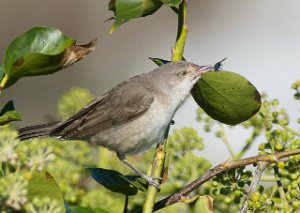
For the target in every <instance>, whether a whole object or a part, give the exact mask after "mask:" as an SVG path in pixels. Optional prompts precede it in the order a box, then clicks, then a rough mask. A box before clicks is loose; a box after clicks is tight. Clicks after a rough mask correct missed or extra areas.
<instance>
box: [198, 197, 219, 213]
mask: <svg viewBox="0 0 300 213" xmlns="http://www.w3.org/2000/svg"><path fill="white" fill-rule="evenodd" d="M213 201H214V199H213V198H212V197H210V196H208V195H205V196H199V197H198V199H197V201H196V203H195V207H194V211H193V212H194V213H213V212H214V209H213Z"/></svg>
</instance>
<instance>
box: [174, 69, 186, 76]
mask: <svg viewBox="0 0 300 213" xmlns="http://www.w3.org/2000/svg"><path fill="white" fill-rule="evenodd" d="M187 74H188V72H187V71H186V70H182V71H180V72H179V73H178V74H177V75H178V76H179V77H185V76H186V75H187Z"/></svg>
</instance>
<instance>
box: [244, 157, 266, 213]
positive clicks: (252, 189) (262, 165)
mask: <svg viewBox="0 0 300 213" xmlns="http://www.w3.org/2000/svg"><path fill="white" fill-rule="evenodd" d="M270 164H271V163H270V162H260V163H259V164H258V166H257V168H256V170H255V172H254V175H253V180H252V182H251V184H250V186H249V189H248V192H247V195H246V197H245V199H244V201H243V204H242V207H241V208H240V210H239V213H245V212H246V211H247V208H248V202H249V199H250V195H251V194H252V193H253V192H255V191H256V188H257V185H258V183H259V180H260V178H261V176H262V175H263V173H264V172H265V171H266V169H267V168H268V166H269V165H270Z"/></svg>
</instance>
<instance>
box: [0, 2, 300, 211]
mask: <svg viewBox="0 0 300 213" xmlns="http://www.w3.org/2000/svg"><path fill="white" fill-rule="evenodd" d="M162 5H167V6H170V7H171V9H172V10H173V11H174V12H176V14H177V15H178V31H177V38H176V42H175V45H174V48H173V49H172V60H173V61H174V60H182V59H184V57H183V51H184V45H185V39H186V36H187V25H186V13H187V5H186V1H185V0H133V1H128V0H111V1H110V2H109V9H110V10H111V11H113V12H114V14H115V16H114V18H113V19H114V23H113V25H112V27H111V30H110V32H113V31H114V30H115V29H116V28H117V27H119V26H120V25H121V24H124V23H125V22H127V21H130V20H132V19H136V18H140V17H145V16H148V15H151V14H153V13H154V12H155V11H156V10H158V9H159V8H160V7H161V6H162ZM45 44H47V45H45ZM20 46H22V47H23V48H22V50H20V48H19V47H20ZM94 48H95V40H93V41H92V42H90V43H89V44H86V45H77V44H76V43H75V40H74V39H73V38H70V37H68V36H66V35H64V34H63V33H62V32H61V31H59V30H57V29H53V28H49V27H34V28H32V29H30V30H29V31H27V32H25V33H24V34H23V35H20V36H19V37H17V38H16V39H15V40H13V41H12V42H11V43H10V44H9V45H8V48H7V50H6V54H5V57H4V59H3V65H2V66H1V67H0V79H1V84H0V91H1V90H2V89H5V88H7V87H8V86H11V85H13V84H14V83H15V82H16V81H17V80H18V79H19V78H21V77H25V76H34V75H44V74H50V73H54V72H56V71H58V70H60V69H63V68H65V67H67V66H70V65H72V64H73V63H74V62H76V61H78V60H80V59H81V58H83V57H84V56H85V55H86V54H88V53H89V52H90V51H92V50H94ZM151 60H153V61H154V62H155V63H156V64H157V65H161V64H163V63H167V62H168V61H167V60H161V59H158V58H151ZM217 64H218V63H217ZM218 66H220V64H218ZM215 67H216V66H215ZM224 73H225V74H224ZM220 76H221V77H220ZM216 78H217V79H218V80H217V81H216ZM203 82H204V83H203ZM232 85H234V88H233V87H232ZM196 88H197V89H198V90H197V91H196V92H195V89H194V90H193V95H194V98H195V99H196V101H197V103H198V104H199V105H200V106H201V107H202V109H201V108H199V109H198V110H197V121H198V122H199V125H200V126H202V130H200V131H197V130H195V129H193V128H190V127H184V128H182V129H177V130H174V132H173V133H172V134H171V135H170V136H169V137H168V143H164V145H163V146H162V149H165V148H166V147H167V152H165V150H163V152H162V153H163V154H164V155H163V162H164V165H163V174H162V177H163V183H162V185H161V191H160V192H159V193H158V194H156V192H157V191H155V193H152V192H153V190H152V191H151V189H153V187H152V186H148V187H147V186H146V185H145V184H144V182H143V180H142V181H141V180H140V178H137V177H136V176H132V175H131V174H132V173H131V171H129V170H128V168H124V166H123V164H122V163H120V162H119V160H118V158H117V157H116V156H115V154H114V153H111V152H109V151H107V150H106V149H104V148H95V147H92V146H91V145H90V144H88V143H87V142H83V141H64V142H59V141H58V140H56V139H53V138H43V139H33V140H31V141H25V142H22V143H21V142H20V141H19V140H18V138H17V135H18V134H17V131H16V129H14V127H13V126H11V125H10V123H9V122H10V121H15V120H20V119H21V116H20V114H19V113H17V111H16V110H15V109H14V106H13V103H12V101H11V102H8V103H7V104H6V105H5V106H4V107H3V109H2V110H1V112H0V124H1V125H2V127H0V211H1V212H16V211H19V212H43V213H50V212H51V213H60V212H68V213H72V212H79V213H80V212H82V213H85V212H96V213H98V212H101V213H102V212H104V213H105V212H122V211H124V212H126V211H127V210H128V209H130V210H132V211H136V212H140V211H141V208H142V207H143V205H144V204H145V203H146V202H149V200H150V199H148V197H149V194H151V196H152V199H153V198H155V197H156V199H162V198H164V197H167V196H169V195H170V194H172V193H175V192H177V191H178V190H182V189H183V188H184V187H185V186H186V185H187V184H188V183H190V182H192V181H194V180H195V179H197V178H198V177H199V176H201V175H203V174H206V172H207V171H208V170H209V168H210V167H211V166H212V165H211V163H210V162H209V161H208V160H207V159H205V158H203V157H201V152H202V151H203V150H204V145H205V142H206V141H205V139H203V138H202V137H200V136H199V133H200V134H201V135H202V136H205V135H206V134H210V133H213V134H214V136H215V137H216V138H218V139H219V140H221V141H222V142H223V143H224V146H225V147H226V149H227V151H228V152H229V154H230V155H231V157H232V159H234V160H238V159H241V158H242V157H243V156H244V155H245V154H246V153H247V151H248V150H249V149H250V147H251V146H253V145H254V142H255V141H259V142H260V144H259V146H258V147H257V149H258V154H259V155H260V156H264V155H265V154H275V153H284V152H288V151H291V150H300V139H299V137H300V132H298V131H297V130H294V129H292V128H291V127H290V126H289V123H290V120H289V116H288V114H287V112H286V111H285V110H284V109H283V108H280V106H279V101H278V100H277V99H273V100H268V99H267V98H266V97H265V96H264V97H263V102H262V107H261V108H260V104H261V103H260V100H258V95H257V94H258V93H257V91H256V89H255V87H254V86H253V85H251V84H249V82H248V81H247V80H246V79H244V78H243V77H241V76H239V75H238V74H236V73H229V72H223V71H218V72H209V73H206V74H205V75H203V79H202V80H200V81H199V82H198V84H197V86H196ZM224 89H225V90H226V91H227V89H229V90H230V89H231V90H232V91H231V92H230V93H227V92H228V91H227V92H224V91H225V90H224ZM292 89H293V90H295V94H294V98H295V99H296V100H300V81H299V80H297V81H296V82H295V83H293V85H292ZM212 91H213V93H212ZM196 93H197V94H196ZM231 96H232V97H231ZM92 99H93V95H92V94H91V93H90V92H89V91H88V90H86V89H82V88H72V89H71V90H70V91H69V92H67V93H65V94H64V95H63V96H62V97H61V99H60V100H59V102H58V114H59V115H60V117H61V119H66V118H68V117H69V116H71V115H73V114H75V113H76V112H78V110H80V109H81V108H82V107H83V106H85V105H86V104H88V103H89V102H90V101H91V100H92ZM219 99H222V100H223V99H224V101H221V102H223V105H222V104H220V100H219ZM259 99H260V98H259ZM226 101H227V102H226ZM244 103H247V104H246V106H245V105H242V104H244ZM233 105H237V106H238V107H237V108H232V107H233ZM241 106H242V107H241ZM223 108H229V110H225V111H224V110H223ZM259 108H260V110H259ZM230 109H231V110H230ZM258 110H259V112H258V113H257V114H255V115H254V116H253V117H251V116H252V115H253V114H254V113H255V112H257V111H258ZM237 111H238V112H239V116H238V118H235V117H234V116H235V115H236V113H233V112H237ZM206 112H207V113H208V114H206ZM228 112H229V113H228ZM210 116H211V117H212V118H215V119H217V120H219V121H222V122H224V123H227V124H234V125H235V124H238V123H240V122H242V121H245V120H247V119H248V118H250V117H251V118H250V119H249V120H247V121H245V122H243V123H242V124H240V126H239V127H238V128H241V127H242V128H244V129H245V130H247V131H248V132H249V137H247V138H245V141H244V146H243V147H242V148H241V150H239V151H238V152H235V151H233V149H232V147H231V141H230V139H229V138H228V136H227V134H226V129H227V128H226V127H225V126H224V125H223V124H220V123H219V122H218V121H216V120H213V119H212V118H211V117H210ZM293 119H296V118H294V117H293ZM297 121H298V123H300V118H298V119H297ZM233 128H235V127H233ZM204 138H205V137H204ZM157 150H158V149H157ZM157 150H156V152H155V149H151V150H149V151H148V152H146V153H145V154H143V155H137V156H133V157H131V158H129V161H133V163H134V165H137V167H138V168H139V169H140V170H142V171H146V170H148V171H149V172H148V173H150V170H151V168H150V169H148V165H150V164H151V162H152V159H153V155H155V157H154V160H153V164H152V165H155V161H156V159H157V158H156V157H157V153H158V152H157ZM154 153H155V154H154ZM299 160H300V159H299V154H298V155H291V156H290V157H288V158H287V159H283V160H281V159H273V160H272V161H268V162H267V163H268V167H267V169H266V171H264V173H263V174H262V177H261V179H260V182H259V181H257V182H255V181H254V180H255V178H257V177H256V176H255V175H254V174H255V173H253V171H252V170H253V167H257V166H258V167H259V165H260V162H258V161H256V163H255V164H254V165H252V166H247V167H245V166H239V167H237V168H234V169H230V170H224V172H223V173H221V174H218V175H216V176H215V177H214V178H213V179H212V180H209V181H206V182H205V183H204V184H202V185H201V186H200V187H198V188H197V189H196V190H195V191H193V192H192V193H190V197H180V199H179V200H178V201H180V202H181V203H180V204H176V205H173V206H169V207H168V208H164V209H163V210H160V212H195V213H198V212H225V213H226V212H237V211H238V210H239V209H240V208H241V207H242V206H245V203H244V200H245V201H246V203H247V204H248V205H247V206H246V208H247V210H248V211H250V212H296V211H299V209H300V188H299V186H300V185H299V184H300V172H299ZM154 167H155V166H153V168H154ZM154 169H155V168H154ZM117 171H118V172H117ZM90 173H91V174H90ZM122 173H126V174H128V175H123V174H122ZM93 178H94V180H93ZM98 183H100V184H98ZM252 183H257V184H258V183H259V184H260V185H258V186H257V185H254V186H255V188H253V187H252V186H253V185H252ZM266 183H268V184H266ZM250 186H251V187H252V188H251V187H250ZM155 190H156V189H155ZM145 191H147V192H146V195H147V196H146V198H145ZM115 192H118V193H115ZM154 200H155V199H153V202H154ZM124 201H125V202H124ZM153 202H152V203H151V204H152V205H153V204H154V203H153ZM124 209H125V210H124ZM146 210H147V211H148V212H151V211H152V209H150V210H149V208H148V209H146Z"/></svg>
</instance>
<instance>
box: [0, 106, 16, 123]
mask: <svg viewBox="0 0 300 213" xmlns="http://www.w3.org/2000/svg"><path fill="white" fill-rule="evenodd" d="M20 120H21V115H20V113H18V112H17V111H16V110H15V107H14V103H13V101H9V102H7V103H6V104H5V106H4V107H3V108H2V109H1V111H0V126H3V125H5V124H7V123H9V122H11V121H20Z"/></svg>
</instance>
